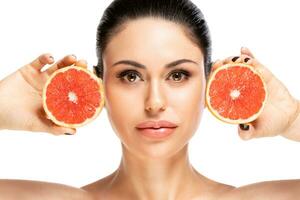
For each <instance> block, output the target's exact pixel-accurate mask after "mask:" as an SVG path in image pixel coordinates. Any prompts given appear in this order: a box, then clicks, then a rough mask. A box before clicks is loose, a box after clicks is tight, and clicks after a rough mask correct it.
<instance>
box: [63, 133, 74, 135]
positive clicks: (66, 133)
mask: <svg viewBox="0 0 300 200" xmlns="http://www.w3.org/2000/svg"><path fill="white" fill-rule="evenodd" d="M65 135H73V134H71V133H65Z"/></svg>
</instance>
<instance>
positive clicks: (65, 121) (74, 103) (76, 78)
mask: <svg viewBox="0 0 300 200" xmlns="http://www.w3.org/2000/svg"><path fill="white" fill-rule="evenodd" d="M103 106H104V89H103V84H102V80H101V79H100V78H98V77H97V76H96V75H95V74H93V73H92V72H90V71H89V70H88V69H85V68H83V67H79V66H69V67H64V68H61V69H58V70H56V71H55V72H54V73H53V74H52V75H51V76H50V77H49V79H48V80H47V82H46V84H45V86H44V88H43V108H44V110H45V112H46V114H47V118H48V119H50V120H52V121H53V122H54V123H55V124H57V125H59V126H63V127H69V128H76V127H80V126H83V125H85V124H87V123H89V122H91V121H92V120H94V119H95V118H96V117H97V116H98V115H99V114H100V112H101V110H102V108H103Z"/></svg>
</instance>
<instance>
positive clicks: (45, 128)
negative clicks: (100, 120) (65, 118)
mask: <svg viewBox="0 0 300 200" xmlns="http://www.w3.org/2000/svg"><path fill="white" fill-rule="evenodd" d="M36 122H37V123H36V124H35V125H34V126H35V127H36V128H35V129H36V130H35V131H39V132H46V133H51V134H53V135H64V134H66V133H67V134H66V135H70V134H72V135H74V134H75V133H76V129H75V128H70V127H63V126H59V125H57V124H55V123H54V122H53V121H52V120H50V119H49V118H48V117H42V118H39V119H38V120H36Z"/></svg>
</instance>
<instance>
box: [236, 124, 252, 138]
mask: <svg viewBox="0 0 300 200" xmlns="http://www.w3.org/2000/svg"><path fill="white" fill-rule="evenodd" d="M252 129H253V127H252V125H251V124H250V123H247V124H239V126H238V133H239V136H240V138H241V139H242V140H249V139H251V138H252V134H251V131H252Z"/></svg>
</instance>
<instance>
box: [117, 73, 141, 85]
mask: <svg viewBox="0 0 300 200" xmlns="http://www.w3.org/2000/svg"><path fill="white" fill-rule="evenodd" d="M117 77H118V78H120V79H121V80H122V81H128V82H131V83H133V82H135V80H136V79H137V78H140V75H139V73H138V72H136V71H132V70H126V71H123V72H121V73H120V74H118V76H117Z"/></svg>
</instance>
